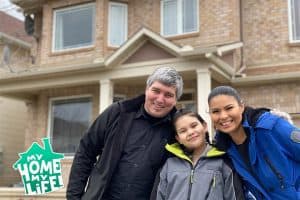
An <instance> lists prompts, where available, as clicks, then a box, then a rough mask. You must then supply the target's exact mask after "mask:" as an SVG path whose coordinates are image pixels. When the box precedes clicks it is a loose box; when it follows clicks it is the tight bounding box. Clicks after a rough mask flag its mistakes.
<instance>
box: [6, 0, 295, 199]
mask: <svg viewBox="0 0 300 200" xmlns="http://www.w3.org/2000/svg"><path fill="white" fill-rule="evenodd" d="M12 2H13V3H15V4H17V5H18V6H20V7H21V8H22V9H23V10H24V13H25V15H27V16H34V34H33V35H34V37H35V38H36V41H37V44H36V45H35V46H34V48H33V50H32V51H33V52H35V54H34V57H35V58H34V60H35V61H36V63H35V65H34V66H33V67H32V68H30V70H28V71H26V72H23V73H18V74H13V73H11V74H9V75H7V76H6V77H2V78H1V79H0V94H5V95H7V96H12V97H14V96H16V97H18V98H24V99H25V100H26V102H28V103H27V109H28V115H29V116H30V119H31V120H30V121H29V123H28V124H27V125H28V126H27V128H26V130H25V131H24V135H25V138H26V140H25V143H26V144H25V147H27V148H28V147H29V146H30V144H31V143H32V142H33V141H38V140H39V139H40V138H43V137H45V136H49V137H50V138H51V142H52V145H53V150H54V151H55V152H59V153H64V154H65V156H66V158H65V159H64V160H63V161H62V165H63V176H64V177H63V179H64V185H67V179H68V175H69V170H70V166H71V164H72V158H73V157H72V156H73V155H74V152H75V149H76V148H77V145H78V142H79V138H80V137H81V136H82V134H83V133H84V130H85V129H86V128H87V127H88V126H89V124H90V123H91V122H92V121H93V120H94V119H95V118H96V116H97V115H98V114H99V113H101V112H102V111H103V109H105V108H106V107H107V106H108V105H110V104H111V103H112V102H113V101H114V100H119V99H124V98H130V97H132V96H135V95H137V94H141V93H143V92H144V90H145V78H146V77H147V76H148V75H149V74H150V73H151V72H152V71H153V70H154V69H155V68H156V67H158V66H165V65H168V66H173V67H174V68H176V69H177V70H178V71H179V72H180V73H181V74H182V75H183V77H184V83H185V85H184V95H183V97H182V98H181V100H180V102H179V103H178V107H189V108H192V109H195V110H198V112H199V113H200V114H201V115H203V116H204V117H205V118H206V119H207V120H208V119H209V116H208V114H207V112H206V110H207V103H206V102H207V95H208V93H209V92H210V90H211V88H213V87H215V86H217V85H222V84H229V85H232V86H234V87H235V88H237V89H238V90H239V91H240V92H241V94H242V96H243V97H244V99H245V101H246V103H247V104H250V105H255V106H267V107H272V108H277V109H280V110H282V111H286V112H288V113H290V114H291V115H292V116H293V118H294V121H295V123H296V124H297V125H298V126H300V16H299V13H300V12H299V10H300V1H299V0H286V1H278V0H269V1H255V0H228V1H224V0H209V1H204V0H118V1H109V0H94V1H91V0H69V1H59V0H51V1H50V0H31V1H26V0H12ZM61 195H62V197H61V198H63V193H62V194H61ZM0 196H1V193H0Z"/></svg>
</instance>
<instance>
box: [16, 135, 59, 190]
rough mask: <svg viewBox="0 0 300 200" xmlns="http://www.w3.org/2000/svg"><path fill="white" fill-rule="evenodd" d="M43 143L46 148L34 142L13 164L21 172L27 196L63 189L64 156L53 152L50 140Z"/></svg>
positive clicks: (45, 139) (47, 139)
mask: <svg viewBox="0 0 300 200" xmlns="http://www.w3.org/2000/svg"><path fill="white" fill-rule="evenodd" d="M42 141H43V146H44V147H41V146H40V145H39V144H38V143H37V142H33V143H32V145H31V146H30V147H29V148H28V150H27V151H26V152H23V153H19V157H20V158H19V160H17V161H16V162H15V163H14V164H13V168H14V169H15V170H19V172H20V175H21V177H22V182H23V184H24V187H25V194H44V193H48V192H52V191H55V190H58V189H60V188H62V187H63V181H62V176H61V163H60V161H61V159H63V158H64V155H63V154H61V153H55V152H53V150H52V147H51V144H50V140H49V138H43V140H42Z"/></svg>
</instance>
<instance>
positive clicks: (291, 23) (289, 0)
mask: <svg viewBox="0 0 300 200" xmlns="http://www.w3.org/2000/svg"><path fill="white" fill-rule="evenodd" d="M291 4H292V3H291V0H288V20H289V43H292V44H295V43H300V40H295V39H293V28H294V27H293V19H292V5H291Z"/></svg>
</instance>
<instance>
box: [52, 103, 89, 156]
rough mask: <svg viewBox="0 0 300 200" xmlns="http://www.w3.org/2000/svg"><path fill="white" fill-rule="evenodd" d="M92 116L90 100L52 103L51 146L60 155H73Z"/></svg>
mask: <svg viewBox="0 0 300 200" xmlns="http://www.w3.org/2000/svg"><path fill="white" fill-rule="evenodd" d="M91 115H92V102H91V99H90V98H79V99H67V100H55V101H53V102H52V113H51V120H52V123H51V124H52V127H51V136H52V146H53V150H54V151H56V152H60V153H74V152H75V151H76V149H77V146H78V144H79V140H80V138H81V136H82V135H83V133H84V131H85V130H86V129H87V128H88V126H89V124H90V121H91Z"/></svg>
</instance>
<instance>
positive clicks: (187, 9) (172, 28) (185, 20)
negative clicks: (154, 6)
mask: <svg viewBox="0 0 300 200" xmlns="http://www.w3.org/2000/svg"><path fill="white" fill-rule="evenodd" d="M161 12H162V13H161V16H162V17H161V25H162V26H161V30H162V35H164V36H171V35H179V34H184V33H191V32H196V31H198V16H199V15H198V1H197V0H162V1H161Z"/></svg>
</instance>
